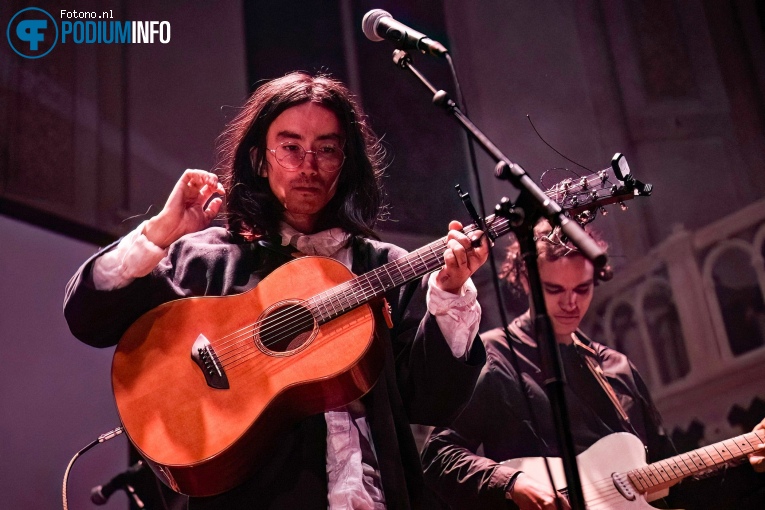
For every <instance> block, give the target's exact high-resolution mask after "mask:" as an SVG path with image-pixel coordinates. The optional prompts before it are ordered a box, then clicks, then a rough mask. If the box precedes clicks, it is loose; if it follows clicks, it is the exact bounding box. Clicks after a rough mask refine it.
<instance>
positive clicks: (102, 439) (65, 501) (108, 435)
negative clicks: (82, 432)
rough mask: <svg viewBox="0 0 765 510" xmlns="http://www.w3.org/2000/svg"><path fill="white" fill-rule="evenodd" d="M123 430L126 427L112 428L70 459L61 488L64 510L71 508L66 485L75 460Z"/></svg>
mask: <svg viewBox="0 0 765 510" xmlns="http://www.w3.org/2000/svg"><path fill="white" fill-rule="evenodd" d="M123 432H124V429H123V428H122V427H117V428H116V429H112V430H110V431H109V432H107V433H105V434H101V435H100V436H98V439H96V440H95V441H93V442H92V443H90V444H88V445H87V446H85V448H83V449H81V450H80V451H78V452H77V453H75V454H74V457H72V460H70V461H69V464H68V465H67V466H66V470H65V471H64V482H63V484H62V488H61V499H62V501H63V505H64V510H69V503H68V497H67V494H66V486H67V482H68V481H69V472H70V471H71V470H72V466H74V462H75V461H76V460H77V459H78V458H79V457H80V455H82V454H83V453H85V452H87V451H88V450H90V449H91V448H93V447H94V446H96V445H97V444H100V443H103V442H105V441H109V440H110V439H113V438H115V437H117V436H119V435H120V434H122V433H123Z"/></svg>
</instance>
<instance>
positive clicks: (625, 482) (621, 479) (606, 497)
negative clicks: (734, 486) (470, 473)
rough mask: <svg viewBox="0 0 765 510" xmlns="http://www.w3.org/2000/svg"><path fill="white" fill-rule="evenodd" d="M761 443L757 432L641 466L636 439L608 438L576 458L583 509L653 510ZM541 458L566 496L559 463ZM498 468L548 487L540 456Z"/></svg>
mask: <svg viewBox="0 0 765 510" xmlns="http://www.w3.org/2000/svg"><path fill="white" fill-rule="evenodd" d="M763 443H765V430H758V431H755V432H750V433H748V434H743V435H741V436H737V437H734V438H732V439H727V440H725V441H720V442H719V443H714V444H712V445H709V446H705V447H703V448H699V449H697V450H693V451H690V452H687V453H683V454H680V455H676V456H674V457H670V458H668V459H664V460H660V461H659V462H654V463H653V464H646V461H645V448H644V447H643V443H642V442H641V441H640V438H638V437H637V436H634V435H632V434H629V433H627V432H617V433H615V434H610V435H608V436H606V437H604V438H602V439H600V440H599V441H597V442H596V443H595V444H593V445H592V446H590V447H589V448H588V449H587V450H586V451H584V452H582V453H580V454H579V455H577V457H576V463H577V466H578V468H579V475H580V478H581V481H582V493H583V495H584V501H585V506H586V508H587V509H588V510H641V509H644V510H653V508H654V507H652V506H651V505H649V504H648V502H649V501H655V500H656V499H658V498H661V497H664V496H665V495H666V493H667V491H668V489H669V487H671V486H672V485H674V484H676V483H678V482H680V481H681V480H682V479H684V478H686V477H689V476H694V475H699V474H703V473H705V472H708V471H711V470H714V469H717V468H719V467H720V466H722V465H723V464H726V463H729V462H733V461H738V460H740V459H743V458H745V457H746V456H747V455H749V454H750V453H752V452H754V451H756V450H757V449H758V448H757V447H758V445H760V444H763ZM546 460H547V461H548V463H549V466H550V472H551V474H552V478H553V485H554V487H555V490H556V491H558V492H560V493H562V494H563V495H567V492H566V478H565V474H564V470H563V462H562V461H561V459H559V458H557V457H551V458H547V459H546ZM502 464H505V465H508V466H510V467H512V468H514V469H520V470H521V471H523V472H524V473H525V474H528V475H529V476H531V477H533V478H534V479H535V480H537V481H538V482H541V483H549V477H548V476H547V469H546V467H545V459H544V458H542V457H527V458H522V459H513V460H509V461H505V462H503V463H502Z"/></svg>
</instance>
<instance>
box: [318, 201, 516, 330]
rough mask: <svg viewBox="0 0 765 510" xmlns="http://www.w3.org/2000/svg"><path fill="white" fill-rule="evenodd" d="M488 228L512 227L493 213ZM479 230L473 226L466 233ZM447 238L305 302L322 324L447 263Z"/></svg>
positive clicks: (497, 232)
mask: <svg viewBox="0 0 765 510" xmlns="http://www.w3.org/2000/svg"><path fill="white" fill-rule="evenodd" d="M486 225H487V228H488V229H489V230H490V231H491V233H492V236H494V237H495V238H496V237H500V236H502V235H504V234H506V233H507V232H509V231H510V227H509V224H508V221H507V220H506V219H505V218H501V217H495V216H494V215H492V216H490V217H488V218H486ZM475 230H477V227H474V226H471V227H468V228H466V229H465V230H464V232H465V233H466V234H469V233H470V232H473V231H475ZM446 243H447V238H446V237H442V238H441V239H439V240H437V241H433V242H432V243H430V244H428V245H425V246H423V247H422V248H419V249H417V250H415V251H413V252H411V253H408V254H407V255H405V256H403V257H401V258H400V259H397V260H394V261H392V262H388V263H387V264H383V265H382V266H380V267H378V268H377V269H374V270H373V271H370V272H368V273H364V274H363V275H361V276H357V277H355V278H353V279H351V280H348V281H347V282H344V283H341V284H340V285H337V286H335V287H332V288H331V289H329V290H327V291H324V292H322V293H321V294H318V295H316V296H314V297H312V298H310V299H308V300H307V302H306V304H307V306H308V308H309V309H310V310H311V313H312V314H313V316H314V317H315V318H316V320H317V322H318V323H319V324H324V323H325V322H328V321H330V320H332V319H334V318H336V317H339V316H340V315H342V314H344V313H346V312H348V311H350V310H352V309H354V308H356V307H358V306H359V305H362V304H364V303H368V302H369V301H371V300H373V299H375V298H378V297H380V296H382V295H383V294H385V293H386V292H388V291H389V290H391V289H394V288H396V287H399V286H401V285H404V284H405V283H408V282H411V281H412V280H416V279H417V278H420V277H422V276H424V275H426V274H428V273H430V272H431V271H435V270H436V269H438V268H440V267H441V266H443V265H444V249H445V248H446Z"/></svg>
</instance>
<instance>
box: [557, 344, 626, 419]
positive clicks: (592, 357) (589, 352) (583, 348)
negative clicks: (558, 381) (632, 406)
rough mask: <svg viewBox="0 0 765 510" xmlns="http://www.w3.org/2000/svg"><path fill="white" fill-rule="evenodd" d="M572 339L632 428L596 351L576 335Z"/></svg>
mask: <svg viewBox="0 0 765 510" xmlns="http://www.w3.org/2000/svg"><path fill="white" fill-rule="evenodd" d="M571 338H572V339H573V340H574V345H575V346H576V347H577V348H578V349H579V352H581V353H583V354H584V355H583V356H582V358H584V361H585V363H587V367H588V368H589V369H590V372H592V375H593V376H595V380H596V381H598V384H600V387H601V388H603V391H605V392H606V395H608V398H609V399H610V400H611V403H612V404H613V405H614V408H615V409H616V411H617V412H618V413H619V417H620V418H621V419H622V421H623V422H624V423H626V424H627V425H629V426H630V428H632V423H631V422H630V417H629V415H627V411H625V410H624V407H622V403H621V402H619V397H618V396H617V395H616V391H614V388H613V386H611V383H610V382H608V379H606V376H605V374H604V373H603V368H602V367H601V366H600V362H599V360H598V353H597V352H595V349H593V348H592V347H590V346H589V345H586V344H585V343H584V342H582V341H581V340H580V339H579V337H578V336H577V334H576V333H571Z"/></svg>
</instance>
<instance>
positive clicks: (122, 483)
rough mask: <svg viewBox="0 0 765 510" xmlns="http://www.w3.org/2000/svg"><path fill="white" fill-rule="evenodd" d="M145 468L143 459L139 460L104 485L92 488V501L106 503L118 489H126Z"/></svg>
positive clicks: (98, 503)
mask: <svg viewBox="0 0 765 510" xmlns="http://www.w3.org/2000/svg"><path fill="white" fill-rule="evenodd" d="M143 468H144V464H143V461H142V460H139V461H138V462H136V463H135V464H133V465H132V466H130V467H129V468H127V469H126V470H125V471H123V472H122V473H120V474H118V475H116V476H115V477H114V478H112V479H111V480H109V481H108V482H106V483H105V484H104V485H99V486H97V487H93V488H92V489H91V490H90V501H92V502H93V504H95V505H99V506H100V505H105V504H106V502H107V501H109V497H111V495H112V494H114V493H115V492H117V491H118V490H122V489H126V488H127V487H128V484H129V483H130V482H131V481H132V480H133V478H135V476H136V475H137V474H138V473H139V472H140V471H141V470H142V469H143Z"/></svg>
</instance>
